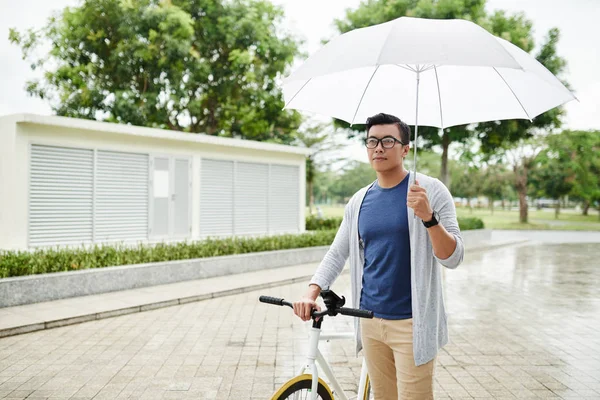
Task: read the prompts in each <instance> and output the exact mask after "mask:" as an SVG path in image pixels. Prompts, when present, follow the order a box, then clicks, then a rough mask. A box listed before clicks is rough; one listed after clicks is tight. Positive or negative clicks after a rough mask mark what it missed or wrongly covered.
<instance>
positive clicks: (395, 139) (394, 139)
mask: <svg viewBox="0 0 600 400" xmlns="http://www.w3.org/2000/svg"><path fill="white" fill-rule="evenodd" d="M386 139H393V142H391V143H392V145H391V146H390V147H386V146H385V145H384V144H383V141H384V140H386ZM374 140H376V141H377V142H376V144H375V146H373V147H369V141H374ZM396 142H398V143H400V144H401V145H402V146H405V144H404V143H403V142H402V141H401V140H399V139H398V138H395V137H393V136H385V137H382V138H381V139H379V138H376V137H375V136H369V137H368V138H366V139H365V140H364V143H365V147H366V148H367V149H371V150H372V149H376V148H377V146H379V143H381V147H383V148H384V149H393V148H394V146H395V145H396Z"/></svg>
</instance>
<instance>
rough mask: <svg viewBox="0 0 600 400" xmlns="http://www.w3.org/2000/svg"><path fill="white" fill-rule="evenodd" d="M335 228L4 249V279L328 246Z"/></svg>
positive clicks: (0, 263)
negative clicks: (168, 241) (127, 243)
mask: <svg viewBox="0 0 600 400" xmlns="http://www.w3.org/2000/svg"><path fill="white" fill-rule="evenodd" d="M336 231H337V228H336V229H335V230H329V231H326V230H322V231H318V232H307V233H303V234H299V235H278V236H265V237H256V238H227V239H207V240H203V241H199V242H182V243H174V244H157V245H155V246H151V245H138V246H135V247H126V246H123V245H115V246H110V245H102V246H94V247H92V248H76V249H41V250H36V251H34V252H26V251H0V278H7V277H11V276H23V275H33V274H45V273H51V272H61V271H76V270H82V269H91V268H104V267H111V266H119V265H131V264H145V263H153V262H164V261H175V260H189V259H195V258H205V257H216V256H225V255H231V254H244V253H252V252H259V251H272V250H283V249H294V248H304V247H314V246H328V245H330V244H331V242H333V238H334V237H335V233H336Z"/></svg>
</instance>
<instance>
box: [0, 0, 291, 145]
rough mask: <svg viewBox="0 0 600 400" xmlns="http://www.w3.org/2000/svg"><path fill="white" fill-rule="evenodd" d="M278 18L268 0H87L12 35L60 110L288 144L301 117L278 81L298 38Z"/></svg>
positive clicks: (32, 87) (37, 84) (35, 85)
mask: <svg viewBox="0 0 600 400" xmlns="http://www.w3.org/2000/svg"><path fill="white" fill-rule="evenodd" d="M282 16H283V12H282V10H281V8H280V7H277V6H274V5H273V4H272V3H270V2H269V1H267V0H233V1H227V2H223V1H217V0H200V1H192V0H170V1H164V0H84V1H82V2H81V3H80V5H78V6H76V7H67V8H65V9H64V10H63V11H62V13H60V14H59V15H57V16H56V17H54V18H52V19H51V20H50V21H49V23H48V24H47V25H46V26H45V27H43V28H42V29H39V30H29V31H27V32H23V33H19V32H17V31H15V30H14V29H13V30H11V31H10V33H9V39H10V40H11V42H13V43H14V44H16V45H18V46H20V47H21V49H22V52H23V58H24V59H26V58H30V59H32V60H31V62H32V68H33V69H38V68H42V69H43V70H44V72H45V75H44V78H43V79H41V80H34V81H31V82H29V83H28V86H27V88H28V91H29V93H30V94H31V95H34V96H37V97H40V98H42V99H45V100H48V101H49V102H50V104H51V106H52V108H53V110H54V112H55V113H56V114H58V115H61V116H69V117H76V118H86V119H104V120H106V121H111V122H118V123H125V124H134V125H141V126H149V127H157V128H165V129H172V130H178V131H189V132H194V133H197V132H202V133H207V134H211V135H220V136H232V137H241V138H247V139H252V140H261V141H274V142H282V143H290V142H291V141H292V140H293V135H290V132H292V133H293V132H294V131H295V130H296V129H297V128H298V126H299V124H300V121H301V117H300V114H299V113H297V112H292V111H287V110H286V111H282V108H283V106H284V102H283V96H282V93H281V90H280V89H279V88H278V86H277V84H276V80H277V79H278V78H279V77H280V76H281V75H282V74H283V73H285V72H286V68H287V67H288V66H289V65H290V64H291V63H292V61H293V59H294V57H295V56H296V55H297V53H298V43H297V42H296V41H295V40H294V38H293V37H291V36H289V35H287V34H284V33H283V31H282V30H281V29H280V28H279V26H280V25H279V23H280V21H281V19H282ZM46 42H49V44H50V45H51V48H50V51H49V52H48V54H46V55H45V56H44V57H41V58H38V57H35V51H34V50H35V49H36V47H38V46H40V45H42V44H45V43H46Z"/></svg>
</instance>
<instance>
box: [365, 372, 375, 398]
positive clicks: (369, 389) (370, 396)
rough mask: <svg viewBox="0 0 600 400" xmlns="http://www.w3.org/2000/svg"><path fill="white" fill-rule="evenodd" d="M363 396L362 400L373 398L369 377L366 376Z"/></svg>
mask: <svg viewBox="0 0 600 400" xmlns="http://www.w3.org/2000/svg"><path fill="white" fill-rule="evenodd" d="M365 386H366V389H365V395H364V396H363V400H371V399H372V398H373V394H372V393H371V379H369V375H368V374H367V383H366V385H365Z"/></svg>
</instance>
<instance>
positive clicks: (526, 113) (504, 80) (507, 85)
mask: <svg viewBox="0 0 600 400" xmlns="http://www.w3.org/2000/svg"><path fill="white" fill-rule="evenodd" d="M492 68H494V71H496V73H497V74H498V75H499V76H500V78H501V79H502V81H503V82H504V84H505V85H506V87H508V89H509V90H510V92H511V93H512V94H513V96H515V99H516V100H517V101H518V102H519V105H520V106H521V108H522V109H523V112H524V113H525V115H527V118H528V119H529V121H530V122H533V120H532V119H531V117H530V116H529V113H528V112H527V110H526V109H525V107H523V103H521V100H519V98H518V97H517V95H516V94H515V92H514V90H512V88H511V87H510V85H509V84H508V82H506V79H504V77H503V76H502V74H501V73H500V71H498V70H497V69H496V67H492Z"/></svg>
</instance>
